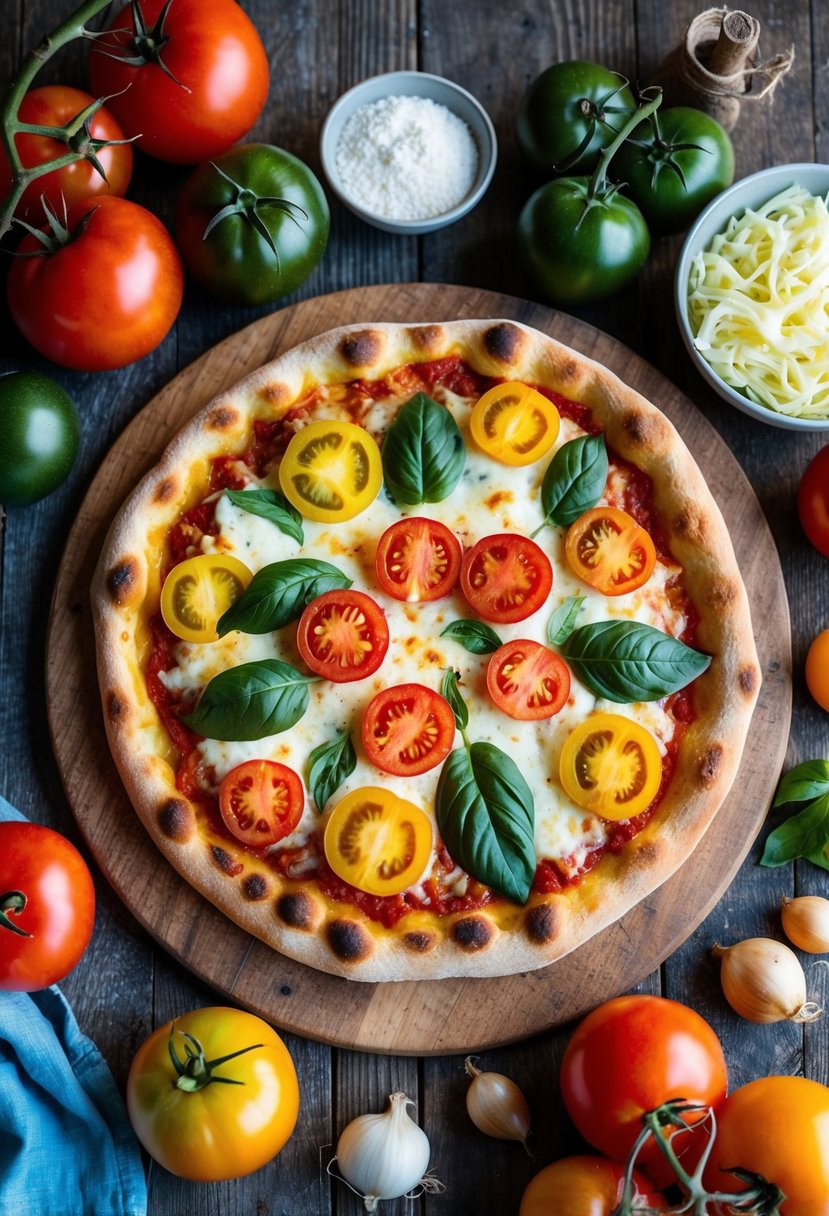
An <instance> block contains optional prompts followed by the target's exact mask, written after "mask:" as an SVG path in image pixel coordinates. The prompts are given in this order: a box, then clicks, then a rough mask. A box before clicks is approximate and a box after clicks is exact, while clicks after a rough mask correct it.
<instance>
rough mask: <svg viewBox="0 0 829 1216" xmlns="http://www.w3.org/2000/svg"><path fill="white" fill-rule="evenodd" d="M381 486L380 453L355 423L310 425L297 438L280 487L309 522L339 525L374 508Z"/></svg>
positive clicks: (281, 469) (290, 446)
mask: <svg viewBox="0 0 829 1216" xmlns="http://www.w3.org/2000/svg"><path fill="white" fill-rule="evenodd" d="M382 482H383V463H382V460H381V457H380V449H379V448H378V446H377V444H376V443H375V441H374V440H373V439H372V437H371V435H369V433H368V431H367V430H365V428H364V427H361V426H357V424H356V423H354V422H339V421H334V420H333V419H332V420H331V421H328V420H323V421H320V422H311V423H309V424H308V426H306V427H303V428H302V430H301V431H298V432H297V434H296V435H294V437H293V439H292V440H291V442H290V443H289V444H288V447H287V449H286V451H285V455H284V456H283V457H282V463H281V464H280V466H279V484H280V485H281V486H282V492H283V493H284V495H285V497H286V498H287V499H288V501H289V502H291V503H293V505H294V506H295V507H296V509H297V510H298V511H301V512H302V514H303V515H304V516H305V518H306V519H313V520H315V521H317V522H318V523H340V522H341V521H342V520H346V519H353V518H354V516H355V515H359V514H360V512H361V511H365V509H366V507H368V506H370V505H371V503H373V502H374V500H375V498H376V497H377V495H378V493H379V492H380V486H381V485H382Z"/></svg>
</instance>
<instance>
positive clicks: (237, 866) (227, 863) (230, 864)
mask: <svg viewBox="0 0 829 1216" xmlns="http://www.w3.org/2000/svg"><path fill="white" fill-rule="evenodd" d="M210 854H211V856H212V858H213V860H214V861H215V863H216V865H217V866H218V867H219V869H220V870H221V871H222V873H223V874H228V875H229V876H230V877H231V878H235V877H236V875H237V874H241V873H242V871H243V870H244V868H245V867H244V866H243V865H242V863H241V861H234V860H233V858H232V857H231V855H230V853H228V851H227V849H223V848H222V846H221V845H220V844H214V845H211V846H210Z"/></svg>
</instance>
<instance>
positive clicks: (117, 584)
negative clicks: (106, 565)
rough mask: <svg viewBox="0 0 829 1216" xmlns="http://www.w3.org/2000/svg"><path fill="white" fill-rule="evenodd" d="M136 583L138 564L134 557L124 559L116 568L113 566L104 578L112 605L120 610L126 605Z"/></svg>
mask: <svg viewBox="0 0 829 1216" xmlns="http://www.w3.org/2000/svg"><path fill="white" fill-rule="evenodd" d="M137 582H138V562H137V560H136V559H135V558H134V557H125V558H124V560H123V561H122V562H119V563H118V565H117V566H113V567H112V569H111V570H110V572H109V574H108V575H107V578H106V588H107V591H108V592H109V598H110V599H111V600H112V602H113V604H115V605H117V607H119V608H120V607H121V606H122V605H123V604H126V603H128V602H129V598H130V596H131V595H132V593H133V591H134V589H135V586H136V583H137Z"/></svg>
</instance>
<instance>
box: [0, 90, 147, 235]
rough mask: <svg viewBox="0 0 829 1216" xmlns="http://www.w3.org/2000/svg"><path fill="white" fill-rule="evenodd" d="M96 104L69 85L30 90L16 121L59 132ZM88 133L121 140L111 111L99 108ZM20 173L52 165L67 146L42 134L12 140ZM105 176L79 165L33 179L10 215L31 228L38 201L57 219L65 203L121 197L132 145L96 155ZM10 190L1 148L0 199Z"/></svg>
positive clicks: (38, 216)
mask: <svg viewBox="0 0 829 1216" xmlns="http://www.w3.org/2000/svg"><path fill="white" fill-rule="evenodd" d="M94 100H95V98H94V97H92V96H90V94H89V93H84V92H83V91H82V90H81V89H73V88H70V87H69V86H68V85H57V84H49V85H44V86H43V87H42V88H38V89H30V90H29V92H28V93H27V94H26V96H25V97H24V98H23V100H22V102H21V103H20V109H19V110H18V115H17V116H18V119H19V120H20V122H26V123H31V124H32V125H36V126H45V127H63V126H66V124H67V123H69V122H71V121H72V119H73V118H75V117H76V116H77V115H78V114H80V113H81V111H83V110H85V109H86V107H87V106H89V105H91V104H92V102H93V101H94ZM89 133H90V135H91V136H92V138H93V139H106V140H119V139H123V138H124V132H123V131H122V130H121V127H120V126H119V124H118V122H117V121H116V119H115V118H114V116H113V115H112V114H110V112H109V110H108V109H107V108H106V107H105V106H102V107H101V108H100V109H99V110H97V111H96V113H95V116H94V117H93V119H92V120H91V122H90V125H89ZM15 143H16V145H17V150H18V153H19V154H20V159H21V160H22V162H23V165H24V168H27V169H31V168H34V167H35V166H37V165H42V164H45V163H46V162H47V161H50V160H55V159H56V158H57V157H58V156H63V155H65V153H66V150H67V145H66V144H65V143H63V142H61V141H60V140H57V139H51V138H50V137H49V136H46V135H29V134H19V135H17V136H16V137H15ZM95 156H96V159H97V160H98V161H99V163H100V165H101V168H102V169H103V171H104V176H102V175H101V174H100V173H99V172H98V170H97V169H96V168H95V166H94V165H92V164H90V162H89V161H88V160H78V161H75V163H74V164H71V165H66V166H65V167H64V168H62V169H53V170H52V172H51V173H44V174H43V175H42V176H41V177H37V178H35V180H34V181H33V182H30V184H29V185H28V186H27V187H26V189H25V190H24V191H23V194H22V196H21V198H20V202H19V203H18V204H17V207H16V208H15V212H14V214H15V215H16V216H17V217H18V218H19V219H24V220H26V221H27V222H28V223H30V224H35V225H38V224H42V223H43V221H44V218H45V217H44V214H43V207H42V204H41V201H40V200H41V196H44V197H45V198H46V201H47V203H48V204H49V206H50V207H51V208H52V210H53V211H54V212H56V214H57V215H59V216H60V215H62V213H63V206H64V201H65V203H66V206H67V207H70V206H71V205H72V203H76V202H78V200H79V199H83V198H92V197H93V196H98V195H101V194H117V195H119V196H120V197H123V196H124V195H125V194H126V193H127V187H128V186H129V184H130V178H131V177H132V162H133V154H132V147H131V146H130V144H128V143H125V144H121V145H120V146H114V145H113V146H110V147H107V148H101V149H100V150H99V151H98V152H96V153H95ZM11 185H12V175H11V166H10V165H9V160H8V157H7V155H6V152H5V149H3V148H2V147H0V198H2V197H4V196H5V195H6V194H8V192H9V190H10V189H11Z"/></svg>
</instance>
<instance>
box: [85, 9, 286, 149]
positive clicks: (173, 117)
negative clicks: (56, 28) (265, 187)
mask: <svg viewBox="0 0 829 1216" xmlns="http://www.w3.org/2000/svg"><path fill="white" fill-rule="evenodd" d="M136 19H137V21H136ZM89 79H90V82H91V84H92V88H93V90H94V92H95V93H97V94H98V96H102V97H107V98H108V99H109V101H108V105H109V108H110V109H111V110H112V112H113V114H115V116H116V117H117V118H118V120H119V121H120V123H121V126H122V127H123V128H124V130H125V131H126V133H127V134H128V135H130V136H138V139H137V141H136V142H137V146H138V147H139V148H141V150H142V151H143V152H148V153H149V154H150V155H151V156H157V157H159V158H160V159H161V160H167V161H173V162H174V163H176V164H185V165H194V164H198V163H200V162H201V161H203V160H208V159H209V158H210V157H211V156H217V155H218V154H219V153H220V152H224V151H225V150H226V149H227V148H229V147H230V146H231V145H232V144H235V143H236V141H237V140H239V139H241V138H242V136H243V135H246V134H247V132H248V131H249V130H250V128H251V127H252V126H253V124H254V123H255V122H256V119H257V118H258V117H259V113H260V111H261V109H262V107H263V105H264V104H265V99H266V97H267V95H268V80H269V69H268V56H267V53H266V51H265V48H264V46H263V45H262V40H261V38H260V37H259V34H258V33H257V31H256V28H255V26H254V25H253V23H252V21H251V20H250V18H249V17H248V16H247V14H246V13H245V12H244V10H243V9H242V8H240V6H239V5H238V4H237V3H236V0H173V3H172V4H169V3H167V0H137V2H136V3H134V4H128V5H126V6H125V7H124V8H122V9H120V10H119V11H118V12H116V13H115V15H114V16H113V17H112V19H111V21H110V22H109V25H108V26H107V30H106V33H105V35H104V36H103V37H101V36H99V37H98V38H97V39H96V41H95V42H94V43H93V47H92V51H91V52H90V56H89Z"/></svg>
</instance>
